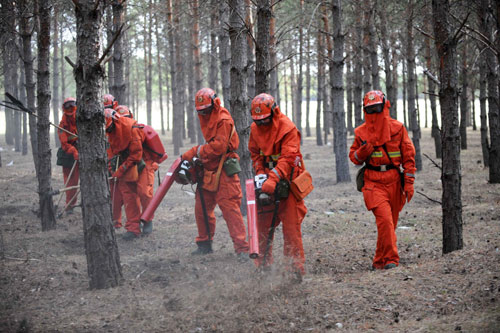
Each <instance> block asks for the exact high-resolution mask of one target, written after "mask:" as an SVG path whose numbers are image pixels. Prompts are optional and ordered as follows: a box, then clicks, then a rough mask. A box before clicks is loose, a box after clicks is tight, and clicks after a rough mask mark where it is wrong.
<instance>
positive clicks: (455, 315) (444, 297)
mask: <svg viewBox="0 0 500 333" xmlns="http://www.w3.org/2000/svg"><path fill="white" fill-rule="evenodd" d="M423 137H424V142H423V144H422V146H423V147H422V149H423V152H425V153H427V154H428V155H430V156H434V153H433V146H432V142H431V140H430V132H429V131H428V130H424V131H423ZM351 141H352V140H351V139H350V140H349V142H351ZM164 142H167V140H164ZM3 147H5V146H3ZM331 150H332V148H331V146H324V147H316V146H315V140H314V139H313V138H307V139H306V140H305V142H304V148H303V152H304V155H305V154H308V156H309V160H306V164H307V167H308V169H309V170H310V172H311V174H312V175H313V178H314V182H315V186H316V188H315V190H314V191H313V193H312V194H311V195H310V196H309V197H308V198H307V199H306V205H307V207H308V208H309V213H308V215H307V216H306V218H305V220H304V223H303V238H304V247H305V251H306V261H307V262H306V265H307V266H306V268H307V271H308V274H307V275H306V277H305V280H304V281H303V283H302V284H300V285H294V284H291V283H290V282H289V279H288V277H287V276H284V275H283V274H282V269H281V262H282V259H283V258H282V255H281V249H282V237H281V229H279V230H278V231H277V239H276V243H275V245H276V251H275V253H276V260H277V262H276V265H275V267H274V269H273V271H272V272H271V273H270V274H269V275H267V276H260V275H259V274H257V273H256V272H255V270H254V267H253V264H252V263H251V262H248V263H246V264H245V263H244V264H240V263H238V262H237V260H236V257H235V256H234V254H233V247H232V244H231V241H230V238H229V236H228V232H227V228H226V226H225V223H224V221H223V219H222V216H221V214H220V212H219V211H217V217H218V221H219V222H218V227H217V228H218V229H217V234H216V237H215V243H214V245H215V252H214V253H213V254H212V255H209V256H206V257H201V258H200V257H192V256H190V254H189V253H190V252H191V250H193V249H194V247H195V245H194V237H195V235H196V226H195V223H194V212H193V210H194V199H193V196H192V195H191V194H189V193H187V192H185V191H183V190H181V188H180V186H179V185H175V186H174V187H173V188H172V189H171V192H169V193H168V195H167V197H166V198H165V199H164V201H163V203H162V205H161V206H160V208H159V210H158V211H157V214H156V218H155V231H154V233H153V234H152V235H151V236H150V237H148V238H141V239H140V240H138V241H135V242H133V243H125V242H123V241H122V240H121V239H120V237H118V239H119V248H120V256H121V262H122V265H123V273H124V277H125V281H124V283H123V285H122V286H120V287H118V288H114V289H110V290H99V291H89V290H88V280H87V271H86V259H85V253H84V248H83V235H82V225H81V223H82V221H81V214H80V212H79V210H78V209H77V212H76V213H75V214H73V215H70V216H64V217H63V218H61V219H60V220H59V221H58V228H57V230H55V231H51V232H45V233H42V232H41V231H40V222H39V221H38V219H37V217H36V215H35V212H36V208H37V198H38V197H37V194H36V179H35V176H34V172H33V171H32V169H33V164H32V162H31V161H30V159H29V157H21V156H19V155H18V154H14V153H13V152H11V151H3V152H2V160H3V163H4V167H3V168H1V169H0V202H1V204H0V235H1V238H0V258H3V259H0V272H1V273H0V299H1V302H0V331H5V332H13V331H17V330H18V329H20V328H25V329H28V330H31V331H35V332H40V331H44V332H45V331H61V332H69V331H78V332H81V331H84V332H85V331H87V332H117V331H120V332H122V331H128V332H140V331H147V332H171V331H179V332H207V331H213V332H215V331H224V332H239V331H242V332H246V331H250V332H283V331H291V332H304V331H311V332H324V331H330V330H344V331H351V332H357V331H377V332H378V331H380V332H386V331H400V332H415V331H418V332H441V331H454V330H457V331H458V330H462V331H466V332H498V331H500V305H499V303H500V252H499V248H500V208H499V207H500V186H499V185H498V184H496V185H492V184H488V182H487V177H488V175H487V172H488V171H487V169H484V168H483V166H482V164H481V162H480V161H481V150H480V146H479V132H469V149H468V150H467V151H464V152H463V153H462V170H463V178H462V189H463V204H464V206H465V207H464V211H463V219H464V249H463V250H461V251H456V252H454V253H451V254H448V255H445V256H443V255H442V254H441V225H440V224H441V207H440V206H439V205H438V204H435V203H432V202H430V201H429V200H427V199H426V198H424V197H423V196H420V195H418V194H416V195H415V197H414V199H413V201H412V202H411V203H410V204H409V205H407V207H405V208H404V210H403V212H402V213H401V218H400V222H399V225H400V226H401V227H403V228H399V229H398V231H397V235H398V245H399V251H400V256H401V266H400V267H398V268H397V269H394V270H390V271H377V272H371V271H369V267H370V265H371V258H372V256H373V252H374V248H375V242H376V227H375V223H374V218H373V216H372V214H371V213H370V212H367V211H366V209H365V207H364V204H363V200H362V196H361V194H360V193H359V192H357V191H356V190H355V186H354V184H353V183H349V184H339V185H336V184H335V181H334V179H335V176H334V165H333V164H334V158H333V155H332V153H331ZM11 160H13V161H14V165H13V166H11V167H7V166H5V165H6V164H7V163H8V162H10V161H11ZM171 160H172V158H170V159H169V160H167V163H166V164H168V163H170V162H169V161H171ZM54 165H55V163H54ZM351 167H352V169H351V175H352V176H354V174H355V172H356V169H355V168H354V167H353V166H351ZM166 168H167V166H166V165H165V166H163V167H162V169H163V172H165V170H166ZM53 178H54V183H55V184H54V187H59V186H62V181H61V180H62V173H61V170H60V168H57V169H54V172H53ZM185 189H186V188H185ZM416 190H418V191H421V192H423V193H425V194H426V195H428V196H429V197H431V198H434V199H437V200H440V196H441V194H440V193H441V187H440V173H439V170H438V169H436V168H435V167H433V166H432V164H431V163H430V161H428V160H427V159H424V171H422V172H420V173H419V174H418V175H417V182H416ZM123 232H124V231H123V230H120V231H118V233H119V234H121V233H123ZM118 236H120V235H118ZM25 259H28V260H25ZM340 325H341V326H342V327H341V328H339V326H340Z"/></svg>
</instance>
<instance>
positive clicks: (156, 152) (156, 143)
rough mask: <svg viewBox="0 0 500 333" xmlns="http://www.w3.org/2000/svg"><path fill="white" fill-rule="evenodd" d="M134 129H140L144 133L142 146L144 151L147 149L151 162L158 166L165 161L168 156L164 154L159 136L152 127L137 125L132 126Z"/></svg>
mask: <svg viewBox="0 0 500 333" xmlns="http://www.w3.org/2000/svg"><path fill="white" fill-rule="evenodd" d="M133 127H134V128H140V129H141V130H142V132H143V133H144V137H145V138H144V142H143V144H142V146H143V148H144V149H147V150H148V151H149V152H151V153H152V155H153V161H154V162H156V163H158V164H160V163H161V162H163V161H165V160H166V159H167V158H168V156H167V153H166V152H165V147H163V143H162V142H161V139H160V136H159V135H158V133H157V132H156V131H155V130H154V129H153V127H151V126H149V125H144V124H137V125H135V126H133Z"/></svg>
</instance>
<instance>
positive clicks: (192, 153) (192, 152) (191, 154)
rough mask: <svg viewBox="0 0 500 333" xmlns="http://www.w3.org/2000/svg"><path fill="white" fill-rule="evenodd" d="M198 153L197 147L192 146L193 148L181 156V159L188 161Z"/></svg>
mask: <svg viewBox="0 0 500 333" xmlns="http://www.w3.org/2000/svg"><path fill="white" fill-rule="evenodd" d="M197 151H198V146H194V147H193V148H191V149H189V150H188V151H187V152H185V153H184V154H182V156H181V158H182V159H183V160H185V161H190V162H191V160H192V159H193V157H195V156H196V155H197Z"/></svg>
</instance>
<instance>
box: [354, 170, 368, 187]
mask: <svg viewBox="0 0 500 333" xmlns="http://www.w3.org/2000/svg"><path fill="white" fill-rule="evenodd" d="M365 170H366V166H363V167H362V168H361V169H359V170H358V172H357V173H356V189H357V190H358V191H359V192H361V190H362V189H363V186H365Z"/></svg>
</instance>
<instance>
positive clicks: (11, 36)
mask: <svg viewBox="0 0 500 333" xmlns="http://www.w3.org/2000/svg"><path fill="white" fill-rule="evenodd" d="M1 15H2V28H1V33H2V36H1V38H2V39H3V40H4V43H3V45H2V54H3V59H2V60H3V64H2V65H3V74H4V89H5V92H9V93H11V94H12V95H14V96H17V93H16V92H15V91H14V82H13V81H12V78H13V75H14V74H13V73H14V72H17V68H16V64H15V60H14V59H15V58H16V57H17V54H16V35H15V31H16V12H15V8H14V3H13V2H12V1H9V0H2V13H1ZM14 112H15V111H12V110H11V109H9V108H5V111H4V113H5V142H6V143H7V144H8V145H12V144H14V132H15V128H16V127H15V124H14V117H15V116H14Z"/></svg>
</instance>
